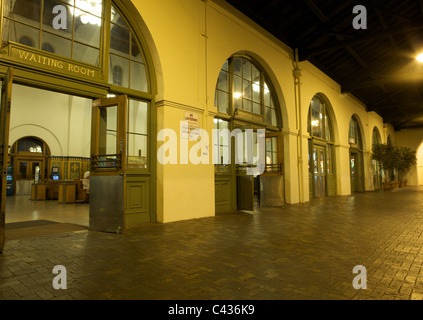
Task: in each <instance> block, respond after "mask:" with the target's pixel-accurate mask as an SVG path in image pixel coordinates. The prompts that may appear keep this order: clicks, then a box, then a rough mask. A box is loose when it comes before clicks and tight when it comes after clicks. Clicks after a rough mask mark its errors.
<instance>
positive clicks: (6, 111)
mask: <svg viewBox="0 0 423 320" xmlns="http://www.w3.org/2000/svg"><path fill="white" fill-rule="evenodd" d="M12 79H13V70H12V68H9V69H8V71H7V74H6V77H5V78H4V79H3V81H2V86H1V105H0V166H1V172H2V176H1V180H0V195H1V198H0V202H1V203H0V253H2V252H3V249H4V243H5V224H6V189H7V180H6V178H7V165H8V158H9V126H10V108H11V97H12Z"/></svg>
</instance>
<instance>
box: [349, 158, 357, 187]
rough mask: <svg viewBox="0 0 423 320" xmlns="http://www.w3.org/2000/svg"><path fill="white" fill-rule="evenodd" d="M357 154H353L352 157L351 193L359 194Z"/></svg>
mask: <svg viewBox="0 0 423 320" xmlns="http://www.w3.org/2000/svg"><path fill="white" fill-rule="evenodd" d="M357 161H358V155H357V153H351V155H350V170H351V193H353V192H357V171H358V170H357Z"/></svg>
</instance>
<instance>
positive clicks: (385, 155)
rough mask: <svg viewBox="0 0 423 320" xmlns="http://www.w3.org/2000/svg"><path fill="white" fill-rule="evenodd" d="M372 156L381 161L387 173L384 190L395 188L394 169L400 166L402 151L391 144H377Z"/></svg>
mask: <svg viewBox="0 0 423 320" xmlns="http://www.w3.org/2000/svg"><path fill="white" fill-rule="evenodd" d="M372 158H373V159H374V160H376V161H378V162H379V164H380V166H381V168H382V170H383V171H384V173H385V181H384V183H383V188H384V190H391V189H392V188H395V186H396V182H395V181H393V180H394V170H395V169H397V168H398V163H399V161H400V152H399V149H398V147H396V146H394V145H392V144H390V143H385V144H376V145H374V146H373V148H372Z"/></svg>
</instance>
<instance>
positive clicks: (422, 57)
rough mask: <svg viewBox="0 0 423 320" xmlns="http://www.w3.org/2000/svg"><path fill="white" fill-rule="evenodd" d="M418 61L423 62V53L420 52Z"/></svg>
mask: <svg viewBox="0 0 423 320" xmlns="http://www.w3.org/2000/svg"><path fill="white" fill-rule="evenodd" d="M416 59H417V61H418V62H420V63H423V53H420V54H419V55H418V56H417V57H416Z"/></svg>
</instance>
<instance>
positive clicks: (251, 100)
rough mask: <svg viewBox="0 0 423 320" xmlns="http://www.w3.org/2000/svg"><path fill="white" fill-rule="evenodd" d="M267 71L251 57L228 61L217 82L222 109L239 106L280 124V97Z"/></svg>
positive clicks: (228, 110)
mask: <svg viewBox="0 0 423 320" xmlns="http://www.w3.org/2000/svg"><path fill="white" fill-rule="evenodd" d="M274 96H275V94H274V93H273V90H272V86H271V85H270V82H269V81H268V80H267V77H266V75H265V73H264V72H263V71H262V70H261V69H260V68H259V67H258V66H257V65H256V64H255V63H253V61H251V60H250V59H249V58H247V57H238V56H235V57H232V58H230V59H228V60H227V61H225V63H224V64H223V67H222V69H221V71H220V74H219V78H218V80H217V84H216V92H215V106H216V107H217V109H218V111H219V112H220V113H225V114H229V115H233V114H236V112H237V111H238V110H243V111H244V112H248V113H252V114H255V115H259V116H262V117H263V122H266V123H267V124H269V125H271V126H274V127H277V126H279V123H278V118H277V112H276V101H277V100H276V99H275V98H274Z"/></svg>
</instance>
